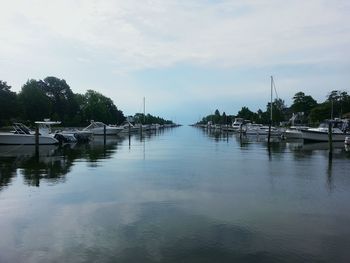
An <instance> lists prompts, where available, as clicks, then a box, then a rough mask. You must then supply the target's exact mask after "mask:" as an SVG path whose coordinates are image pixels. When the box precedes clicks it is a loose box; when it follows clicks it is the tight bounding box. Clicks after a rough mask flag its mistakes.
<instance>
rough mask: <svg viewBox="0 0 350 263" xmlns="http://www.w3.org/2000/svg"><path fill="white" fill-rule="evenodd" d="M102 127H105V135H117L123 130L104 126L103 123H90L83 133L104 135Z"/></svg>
mask: <svg viewBox="0 0 350 263" xmlns="http://www.w3.org/2000/svg"><path fill="white" fill-rule="evenodd" d="M104 127H106V135H117V134H118V133H119V132H121V131H122V130H123V128H122V127H117V126H110V125H106V124H104V123H103V122H99V121H91V123H90V125H89V126H87V127H86V128H84V129H83V131H89V132H92V134H93V135H104Z"/></svg>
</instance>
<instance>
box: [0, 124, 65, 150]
mask: <svg viewBox="0 0 350 263" xmlns="http://www.w3.org/2000/svg"><path fill="white" fill-rule="evenodd" d="M13 128H14V131H13V132H6V133H0V144H6V145H11V144H12V145H34V144H36V143H35V132H34V131H31V130H30V129H29V128H28V127H27V126H25V125H24V124H22V123H19V122H16V123H14V124H13ZM57 143H58V140H57V139H55V138H54V136H53V135H52V134H48V133H45V132H43V133H41V132H39V144H40V145H43V144H57Z"/></svg>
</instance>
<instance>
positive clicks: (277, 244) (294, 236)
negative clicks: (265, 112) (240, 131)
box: [0, 127, 350, 263]
mask: <svg viewBox="0 0 350 263" xmlns="http://www.w3.org/2000/svg"><path fill="white" fill-rule="evenodd" d="M34 152H35V151H34V148H33V147H23V146H22V147H19V146H17V147H5V146H1V147H0V169H1V170H0V172H1V174H0V262H138V263H139V262H350V245H349V244H350V204H349V203H350V172H349V171H350V152H347V151H346V149H345V148H344V146H343V145H340V148H339V149H335V150H334V158H333V161H332V162H329V161H328V151H327V150H326V145H322V144H316V145H315V144H312V145H305V146H303V145H302V144H300V143H298V142H296V143H285V142H284V143H279V144H274V145H273V146H272V148H271V149H270V151H269V150H268V148H267V146H266V143H265V142H264V141H262V142H254V141H253V142H251V141H250V142H249V141H246V140H244V141H243V142H242V143H240V141H239V138H237V137H236V136H235V135H232V134H231V135H228V136H226V135H220V134H208V133H206V132H204V131H203V130H200V129H196V128H192V127H180V128H176V129H172V130H166V131H164V132H161V133H156V134H149V135H145V136H144V137H141V138H140V136H139V135H135V136H132V137H131V139H130V141H129V138H128V137H126V138H110V139H108V140H107V144H106V145H105V146H104V144H103V140H102V139H99V140H96V141H94V142H93V143H91V144H85V145H74V146H65V147H54V146H45V147H41V148H40V155H39V157H37V156H35V154H34Z"/></svg>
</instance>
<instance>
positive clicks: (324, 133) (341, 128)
mask: <svg viewBox="0 0 350 263" xmlns="http://www.w3.org/2000/svg"><path fill="white" fill-rule="evenodd" d="M329 123H331V131H332V136H331V137H332V141H334V142H344V141H345V137H347V136H350V134H349V133H348V129H349V121H348V120H339V119H338V120H330V121H326V122H324V123H321V124H320V126H319V127H318V128H309V129H302V130H301V133H302V138H303V140H304V142H325V141H328V140H329V138H330V136H329Z"/></svg>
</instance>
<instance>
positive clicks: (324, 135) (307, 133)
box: [301, 130, 347, 142]
mask: <svg viewBox="0 0 350 263" xmlns="http://www.w3.org/2000/svg"><path fill="white" fill-rule="evenodd" d="M301 133H302V138H303V140H304V142H326V141H328V140H329V136H328V132H323V131H312V130H302V131H301ZM346 136H347V134H345V133H333V134H332V141H334V142H343V141H344V140H345V137H346Z"/></svg>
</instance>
